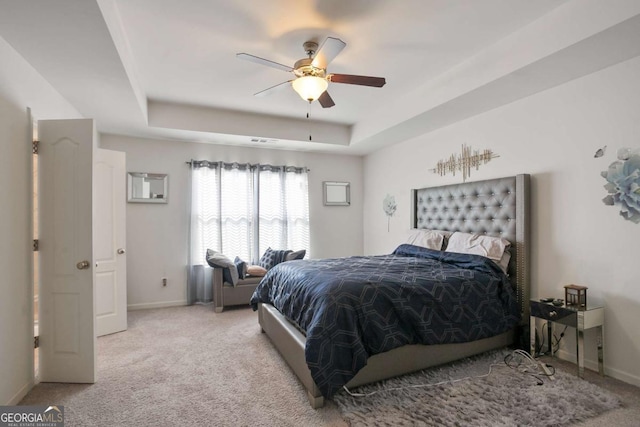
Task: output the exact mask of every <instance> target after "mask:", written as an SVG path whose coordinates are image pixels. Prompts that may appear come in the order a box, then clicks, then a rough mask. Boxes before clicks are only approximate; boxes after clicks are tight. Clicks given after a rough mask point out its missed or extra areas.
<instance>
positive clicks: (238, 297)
mask: <svg viewBox="0 0 640 427" xmlns="http://www.w3.org/2000/svg"><path fill="white" fill-rule="evenodd" d="M222 270H223V269H222V268H219V267H214V268H213V274H212V275H211V276H212V279H211V282H212V283H211V284H212V286H213V309H214V311H215V312H216V313H221V312H222V310H223V309H224V308H225V307H228V306H231V305H247V306H248V305H249V300H250V299H251V295H253V291H255V289H256V287H257V286H258V283H260V280H261V279H262V277H259V276H247V277H246V278H244V279H240V280H238V284H237V285H236V286H233V285H232V284H231V283H227V282H225V281H224V280H223V279H222Z"/></svg>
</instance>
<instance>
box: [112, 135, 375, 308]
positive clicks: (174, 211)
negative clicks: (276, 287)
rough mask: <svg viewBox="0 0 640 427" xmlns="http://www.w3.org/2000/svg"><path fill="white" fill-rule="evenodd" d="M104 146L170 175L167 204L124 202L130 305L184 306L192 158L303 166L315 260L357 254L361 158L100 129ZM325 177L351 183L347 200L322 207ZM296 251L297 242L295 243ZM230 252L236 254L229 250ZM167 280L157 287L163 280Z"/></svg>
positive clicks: (139, 166) (135, 168)
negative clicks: (306, 170) (348, 203)
mask: <svg viewBox="0 0 640 427" xmlns="http://www.w3.org/2000/svg"><path fill="white" fill-rule="evenodd" d="M101 146H102V147H103V148H107V149H111V150H119V151H124V152H126V153H127V171H130V172H153V173H168V174H169V203H168V204H166V205H162V204H157V205H156V204H154V205H152V204H141V203H128V204H127V270H128V271H127V281H128V291H127V299H128V301H127V302H128V305H129V308H130V309H136V308H149V307H158V306H166V305H176V304H184V303H185V301H186V263H187V233H188V212H189V210H188V209H189V208H188V206H187V204H188V201H187V189H188V174H189V168H188V166H187V165H186V164H185V162H186V161H188V160H190V159H192V158H193V159H200V160H205V159H206V160H215V161H226V162H234V161H235V162H249V163H258V162H260V163H269V164H274V165H276V164H277V165H280V164H286V165H293V166H306V167H308V168H310V169H311V172H310V173H309V210H310V221H311V230H310V231H311V233H310V234H311V236H310V237H311V248H310V255H311V256H312V257H313V258H327V257H339V256H349V255H361V254H362V241H363V229H362V225H361V224H362V189H363V186H362V158H361V157H355V156H341V155H331V154H319V153H305V152H293V151H285V150H275V149H260V148H249V147H232V146H224V145H212V144H201V143H186V142H177V141H163V140H151V139H140V138H130V137H124V136H118V135H102V136H101ZM322 181H347V182H350V183H351V206H348V207H343V206H323V204H322ZM292 249H295V248H292ZM229 255H230V256H232V255H233V254H229ZM162 277H167V279H168V286H167V287H166V288H163V287H162V284H161V278H162Z"/></svg>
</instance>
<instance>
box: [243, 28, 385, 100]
mask: <svg viewBox="0 0 640 427" xmlns="http://www.w3.org/2000/svg"><path fill="white" fill-rule="evenodd" d="M346 45H347V44H346V43H345V42H343V41H342V40H340V39H337V38H334V37H327V39H326V40H325V41H324V43H322V46H320V49H318V43H316V42H314V41H307V42H304V43H303V45H302V47H303V48H304V51H305V52H306V53H307V55H308V58H302V59H300V60H298V61H296V63H295V64H294V65H293V67H289V66H288V65H284V64H280V63H278V62H274V61H270V60H268V59H264V58H260V57H258V56H255V55H250V54H248V53H238V54H236V56H237V57H238V58H240V59H244V60H246V61H251V62H255V63H256V64H262V65H266V66H267V67H272V68H277V69H278V70H282V71H287V72H291V73H293V74H294V75H295V78H293V79H291V80H287V81H286V82H282V83H279V84H277V85H275V86H272V87H270V88H268V89H265V90H263V91H260V92H258V93H256V94H254V95H255V96H264V95H268V94H270V93H272V92H275V91H277V90H279V89H281V88H284V87H287V85H288V84H289V83H291V86H292V87H293V89H294V90H295V91H296V92H297V93H298V95H300V97H301V98H302V99H304V100H305V101H309V102H310V103H311V102H313V101H315V100H318V102H319V103H320V105H322V107H323V108H330V107H333V106H334V105H335V102H333V99H331V96H330V95H329V92H327V87H328V86H329V82H332V83H345V84H351V85H360V86H371V87H382V86H384V85H385V83H386V80H385V79H384V77H371V76H355V75H352V74H332V73H327V65H329V63H330V62H331V61H332V60H333V59H334V58H335V57H336V56H338V54H339V53H340V52H341V51H342V49H344V47H345V46H346Z"/></svg>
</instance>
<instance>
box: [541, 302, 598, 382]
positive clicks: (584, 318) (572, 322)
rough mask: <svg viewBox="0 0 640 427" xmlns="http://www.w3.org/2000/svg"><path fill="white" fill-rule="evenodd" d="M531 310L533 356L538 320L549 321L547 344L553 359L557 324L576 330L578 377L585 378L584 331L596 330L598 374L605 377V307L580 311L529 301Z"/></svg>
mask: <svg viewBox="0 0 640 427" xmlns="http://www.w3.org/2000/svg"><path fill="white" fill-rule="evenodd" d="M529 310H530V313H531V319H529V327H530V337H531V354H532V355H535V351H536V348H535V347H536V322H535V319H536V318H538V319H544V320H546V321H547V338H548V339H547V342H548V345H549V354H550V355H551V357H554V351H553V344H552V338H553V333H554V327H555V324H556V323H559V324H561V325H567V326H570V327H572V328H575V330H576V359H577V361H578V376H579V377H580V378H584V331H585V330H587V329H591V328H596V332H597V334H598V372H599V373H600V375H604V337H603V328H602V327H603V325H604V307H600V306H588V307H587V308H582V309H578V308H573V307H567V306H565V305H561V306H555V305H553V304H551V303H547V302H541V301H536V300H531V301H529Z"/></svg>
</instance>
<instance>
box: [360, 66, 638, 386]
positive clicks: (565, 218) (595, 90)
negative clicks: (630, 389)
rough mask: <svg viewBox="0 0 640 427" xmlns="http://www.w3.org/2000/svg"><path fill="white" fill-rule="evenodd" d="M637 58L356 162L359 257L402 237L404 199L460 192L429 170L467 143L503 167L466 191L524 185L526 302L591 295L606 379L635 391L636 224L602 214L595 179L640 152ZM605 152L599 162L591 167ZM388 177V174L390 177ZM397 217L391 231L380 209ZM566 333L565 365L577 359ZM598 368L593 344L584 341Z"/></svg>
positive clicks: (612, 211) (484, 171) (612, 212)
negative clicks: (513, 182)
mask: <svg viewBox="0 0 640 427" xmlns="http://www.w3.org/2000/svg"><path fill="white" fill-rule="evenodd" d="M639 75H640V59H639V58H635V59H633V60H630V61H627V62H624V63H621V64H619V65H616V66H614V67H610V68H608V69H605V70H603V71H600V72H598V73H594V74H591V75H589V76H586V77H583V78H581V79H578V80H574V81H572V82H569V83H567V84H564V85H562V86H560V87H557V88H554V89H550V90H547V91H545V92H542V93H539V94H536V95H534V96H531V97H528V98H525V99H523V100H520V101H518V102H515V103H513V104H510V105H507V106H504V107H502V108H499V109H496V110H493V111H490V112H487V113H484V114H482V115H479V116H476V117H474V118H471V119H468V120H465V121H463V122H459V123H456V124H454V125H451V126H449V127H446V128H443V129H441V130H439V131H436V132H433V133H430V134H427V135H423V136H421V137H418V138H415V139H413V140H411V141H407V142H404V143H401V144H398V145H396V146H393V147H389V148H386V149H383V150H381V151H378V152H375V153H373V154H371V155H369V156H367V157H366V158H365V162H364V183H365V196H364V229H365V230H367V232H366V233H365V236H364V251H365V253H366V254H377V253H388V252H389V251H391V250H392V249H393V248H394V247H395V246H396V245H397V244H398V243H399V242H400V240H401V239H402V237H403V233H404V232H405V231H406V230H408V227H409V217H410V213H409V206H410V205H409V194H410V193H409V191H410V189H411V188H421V187H428V186H436V185H444V184H450V183H458V182H461V181H462V179H461V177H460V176H459V175H456V177H455V178H454V177H452V176H451V175H448V176H445V177H440V176H438V175H436V174H434V173H432V172H430V171H429V170H428V169H429V168H432V167H434V165H435V164H436V162H437V161H438V160H439V159H443V158H446V157H448V156H449V155H450V154H452V153H459V152H460V146H461V145H462V144H463V143H466V144H468V145H471V146H472V147H473V148H476V149H484V148H490V149H492V150H493V151H494V152H495V153H497V154H499V155H500V157H499V158H496V159H494V160H492V161H491V162H490V163H489V164H487V165H484V166H481V167H480V170H478V171H475V170H474V171H472V173H471V180H473V181H475V180H483V179H490V178H497V177H501V176H510V175H516V174H519V173H529V174H531V175H532V193H533V200H532V221H533V222H532V232H533V239H532V240H533V251H532V252H533V253H532V263H533V265H532V297H534V298H536V297H542V296H553V297H557V298H563V297H564V290H563V288H562V286H563V285H565V284H570V283H575V284H581V285H586V286H588V287H589V290H588V299H589V301H593V302H594V303H603V304H604V306H605V322H606V325H605V344H606V349H605V372H606V373H607V374H608V375H611V376H614V377H617V378H620V379H622V380H624V381H627V382H631V383H634V384H637V385H640V365H639V364H638V363H637V360H638V358H639V356H640V329H639V328H638V327H637V324H638V313H640V270H639V269H638V265H637V264H638V259H639V255H640V224H633V223H631V222H630V221H625V220H623V219H622V218H621V217H620V216H619V215H618V212H619V209H618V208H614V207H611V206H605V205H604V204H603V203H602V198H603V197H605V196H606V194H607V193H606V191H605V190H604V188H603V185H604V184H605V180H604V179H603V178H602V177H601V176H600V172H601V171H603V170H606V169H607V167H608V165H609V164H610V163H611V162H612V161H614V160H616V154H615V153H616V150H617V149H618V148H620V147H640V138H639V135H640V108H638V107H639V105H640V104H639V100H640V80H639V79H638V76H639ZM604 145H607V146H608V149H607V151H606V155H605V156H604V157H602V158H597V159H596V158H594V153H595V151H596V150H597V149H598V148H600V147H602V146H604ZM391 171H393V172H391ZM387 193H389V194H392V195H395V197H396V201H397V202H398V210H397V212H396V215H395V217H393V218H392V220H391V232H387V219H386V216H385V214H384V212H383V211H382V199H383V198H384V196H385V195H386V194H387ZM574 342H575V341H574V340H573V339H572V337H571V336H570V334H567V336H565V339H564V341H563V344H564V345H563V347H562V348H563V350H564V356H565V357H568V358H571V357H575V354H574V353H575V352H574V351H573V349H574V348H575V344H574ZM586 346H587V351H586V357H587V367H591V368H594V367H596V366H597V365H596V364H595V362H594V361H595V360H596V359H595V358H596V355H595V350H594V348H595V342H594V334H593V332H592V333H587V342H586Z"/></svg>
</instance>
